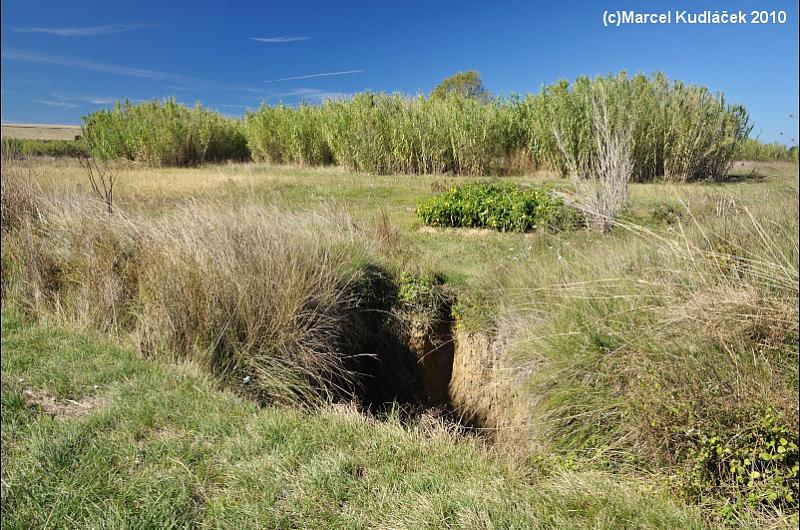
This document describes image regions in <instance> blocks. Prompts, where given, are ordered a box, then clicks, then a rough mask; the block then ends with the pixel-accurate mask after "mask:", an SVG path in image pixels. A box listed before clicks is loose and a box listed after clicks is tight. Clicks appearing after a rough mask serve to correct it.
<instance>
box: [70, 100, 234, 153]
mask: <svg viewBox="0 0 800 530" xmlns="http://www.w3.org/2000/svg"><path fill="white" fill-rule="evenodd" d="M81 136H82V138H83V141H84V142H85V143H86V145H87V147H88V149H89V152H90V153H91V154H92V156H94V157H97V158H101V159H108V158H126V159H128V160H136V161H140V162H145V163H147V164H149V165H153V166H187V165H193V164H200V163H203V162H220V161H225V160H244V159H246V158H248V157H249V153H248V150H247V140H246V139H245V135H244V132H243V130H242V125H241V123H240V122H239V121H237V120H233V119H230V118H226V117H224V116H222V115H221V114H218V113H216V112H212V111H210V110H208V109H205V108H203V107H201V106H200V105H196V106H195V107H192V108H190V107H186V106H184V105H181V104H179V103H177V102H176V101H175V100H174V99H167V100H165V101H163V102H161V101H158V100H154V101H145V102H142V103H136V104H134V103H131V102H130V101H127V100H126V101H125V102H124V103H117V104H116V105H114V108H113V109H112V110H98V111H96V112H93V113H91V114H89V115H88V116H84V117H83V127H82V133H81Z"/></svg>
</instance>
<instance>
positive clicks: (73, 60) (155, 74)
mask: <svg viewBox="0 0 800 530" xmlns="http://www.w3.org/2000/svg"><path fill="white" fill-rule="evenodd" d="M2 57H3V58H4V59H11V60H14V61H26V62H33V63H41V64H52V65H57V66H65V67H68V68H77V69H79V70H89V71H92V72H103V73H108V74H115V75H121V76H127V77H139V78H143V79H151V80H154V81H169V82H171V83H176V84H180V85H189V86H193V87H195V88H197V87H204V88H216V89H221V90H237V91H242V92H251V93H256V94H258V93H261V92H263V90H262V89H258V88H252V87H246V86H239V85H230V84H228V83H219V82H216V81H208V80H206V79H198V78H195V77H189V76H185V75H181V74H173V73H170V72H159V71H157V70H148V69H145V68H133V67H130V66H121V65H115V64H104V63H97V62H94V61H89V60H87V59H81V58H78V57H65V56H61V55H49V54H45V53H39V52H31V51H24V50H3V51H2Z"/></svg>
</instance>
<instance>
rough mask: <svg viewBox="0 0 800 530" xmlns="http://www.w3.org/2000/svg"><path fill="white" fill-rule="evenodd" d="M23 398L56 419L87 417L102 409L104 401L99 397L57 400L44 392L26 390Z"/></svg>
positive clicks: (23, 392)
mask: <svg viewBox="0 0 800 530" xmlns="http://www.w3.org/2000/svg"><path fill="white" fill-rule="evenodd" d="M22 397H23V398H24V399H25V402H26V403H28V404H29V405H33V406H35V407H38V408H40V409H42V410H43V411H44V412H45V413H47V414H49V415H51V416H53V417H54V418H75V417H80V416H85V415H86V414H89V413H90V412H92V411H93V410H95V409H97V408H99V407H101V406H102V405H103V403H104V401H105V400H104V399H103V398H102V397H100V396H98V395H91V396H86V397H85V398H83V399H79V400H77V401H76V400H73V399H65V398H64V399H61V398H56V397H55V396H52V395H50V394H48V393H47V392H44V391H42V390H34V389H25V390H23V391H22Z"/></svg>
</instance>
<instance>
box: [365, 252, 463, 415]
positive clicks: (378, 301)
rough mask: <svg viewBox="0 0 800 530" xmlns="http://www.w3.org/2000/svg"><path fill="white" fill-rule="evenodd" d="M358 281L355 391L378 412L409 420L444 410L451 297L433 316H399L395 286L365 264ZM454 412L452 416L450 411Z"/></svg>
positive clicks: (446, 405)
mask: <svg viewBox="0 0 800 530" xmlns="http://www.w3.org/2000/svg"><path fill="white" fill-rule="evenodd" d="M362 282H363V284H362V285H360V286H359V289H360V293H361V295H362V297H363V298H362V300H364V303H363V305H362V307H361V308H359V311H357V312H356V314H355V318H354V321H353V329H352V333H351V341H350V343H351V344H350V348H349V349H350V351H351V352H352V354H353V355H351V359H353V366H352V368H351V369H352V370H353V371H354V372H357V373H358V374H360V377H359V384H358V388H356V389H355V394H356V396H357V398H358V400H359V401H360V402H361V403H362V404H363V406H364V409H365V410H366V411H369V412H371V413H373V414H375V415H376V416H381V415H383V414H385V413H387V412H389V411H391V410H400V411H401V418H402V419H403V420H409V419H412V418H413V417H415V416H417V415H418V414H420V413H422V412H425V411H429V410H431V409H436V410H442V411H445V413H446V414H447V413H448V412H449V411H450V409H451V407H450V396H449V385H450V379H451V377H452V373H453V359H454V353H455V344H454V341H453V326H454V321H453V319H452V317H451V306H452V304H451V301H448V300H447V299H446V298H443V302H442V304H441V307H439V308H437V310H436V314H435V316H434V317H433V318H427V319H425V320H426V321H424V322H423V321H414V320H413V319H409V318H400V317H399V316H398V311H397V309H398V307H399V306H400V303H399V301H398V286H397V284H396V283H395V282H394V281H392V279H391V276H390V275H389V274H388V273H386V272H385V271H384V270H382V269H381V268H379V267H376V266H369V267H368V268H367V269H366V270H365V271H364V274H363V280H362ZM451 416H452V415H451Z"/></svg>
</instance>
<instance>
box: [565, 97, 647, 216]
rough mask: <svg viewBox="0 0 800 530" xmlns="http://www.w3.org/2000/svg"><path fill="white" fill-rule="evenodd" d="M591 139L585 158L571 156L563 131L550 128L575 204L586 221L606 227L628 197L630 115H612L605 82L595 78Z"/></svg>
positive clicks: (612, 103)
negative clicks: (566, 172)
mask: <svg viewBox="0 0 800 530" xmlns="http://www.w3.org/2000/svg"><path fill="white" fill-rule="evenodd" d="M591 103H592V115H591V135H592V136H591V142H590V146H589V149H591V151H592V155H591V157H590V159H589V162H588V167H586V164H585V161H582V160H580V159H578V158H575V154H574V153H573V152H572V151H570V150H569V149H568V148H567V147H566V146H565V143H564V141H563V140H562V138H563V137H564V136H565V132H564V131H559V130H558V129H554V130H553V134H554V135H555V136H556V143H557V144H558V146H559V148H560V149H561V152H562V154H563V155H564V158H565V160H566V164H567V167H568V168H569V169H570V172H571V173H572V177H573V184H574V185H575V188H576V191H577V193H578V198H577V204H578V205H579V207H580V208H581V210H583V212H584V213H585V214H586V217H587V219H588V220H589V221H590V224H591V225H593V226H594V227H596V228H598V229H600V230H602V231H607V230H609V229H611V227H612V226H613V225H614V223H615V222H616V219H617V217H618V216H619V214H620V213H621V212H622V210H623V208H624V207H625V204H626V202H627V200H628V182H629V181H630V178H631V173H632V172H633V159H632V155H631V144H632V135H633V125H634V122H633V118H632V117H631V116H630V115H629V114H626V113H623V112H619V111H618V112H616V115H615V116H613V117H612V115H611V109H612V108H613V107H614V106H615V105H614V101H613V100H610V99H609V94H608V89H607V88H606V83H605V82H598V83H597V86H596V88H595V90H594V93H593V94H592V98H591Z"/></svg>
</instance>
